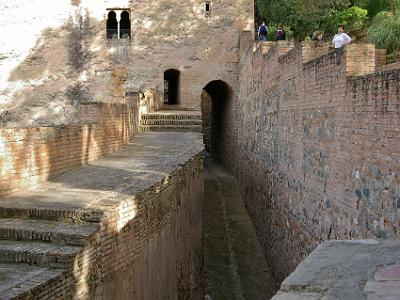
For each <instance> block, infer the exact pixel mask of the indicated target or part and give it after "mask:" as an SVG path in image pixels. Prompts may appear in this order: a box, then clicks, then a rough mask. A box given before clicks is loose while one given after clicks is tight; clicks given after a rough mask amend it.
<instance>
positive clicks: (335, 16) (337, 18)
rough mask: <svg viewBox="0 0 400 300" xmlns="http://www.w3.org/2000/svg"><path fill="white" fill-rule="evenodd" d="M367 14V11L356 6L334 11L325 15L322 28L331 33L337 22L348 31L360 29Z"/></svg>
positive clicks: (334, 29)
mask: <svg viewBox="0 0 400 300" xmlns="http://www.w3.org/2000/svg"><path fill="white" fill-rule="evenodd" d="M367 15H368V11H367V10H366V9H363V8H361V7H358V6H351V7H348V8H345V9H343V10H339V11H335V12H334V13H332V14H330V15H328V16H327V17H326V19H325V20H324V23H323V24H322V30H324V31H325V33H326V34H329V35H333V34H334V32H335V31H336V29H337V26H338V25H339V24H342V25H344V26H345V27H346V31H348V32H354V31H358V30H362V29H363V28H364V27H365V24H366V22H367V20H368V17H367Z"/></svg>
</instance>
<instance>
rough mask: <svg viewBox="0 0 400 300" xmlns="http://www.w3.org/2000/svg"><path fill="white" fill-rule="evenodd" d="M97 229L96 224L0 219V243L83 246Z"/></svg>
mask: <svg viewBox="0 0 400 300" xmlns="http://www.w3.org/2000/svg"><path fill="white" fill-rule="evenodd" d="M97 228H98V225H97V224H96V223H83V224H70V223H60V222H55V221H45V220H23V219H22V220H21V219H0V243H1V240H25V241H42V242H51V243H53V244H57V245H70V246H84V245H85V244H86V243H87V241H88V240H89V238H90V236H91V235H92V234H93V233H94V232H95V231H96V230H97Z"/></svg>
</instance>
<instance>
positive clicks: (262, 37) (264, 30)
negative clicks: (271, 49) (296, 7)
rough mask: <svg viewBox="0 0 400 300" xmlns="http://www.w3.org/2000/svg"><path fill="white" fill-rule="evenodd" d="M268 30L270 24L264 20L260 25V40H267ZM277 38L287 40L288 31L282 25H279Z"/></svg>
mask: <svg viewBox="0 0 400 300" xmlns="http://www.w3.org/2000/svg"><path fill="white" fill-rule="evenodd" d="M268 31H269V29H268V26H267V25H266V24H265V22H262V24H261V25H260V27H258V39H259V40H260V41H266V40H267V36H268ZM276 39H277V40H278V41H284V40H286V33H285V30H284V29H283V27H282V26H279V27H278V29H277V30H276Z"/></svg>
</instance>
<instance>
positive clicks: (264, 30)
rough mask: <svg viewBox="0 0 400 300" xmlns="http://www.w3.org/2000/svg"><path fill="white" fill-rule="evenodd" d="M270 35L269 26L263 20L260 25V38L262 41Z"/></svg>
mask: <svg viewBox="0 0 400 300" xmlns="http://www.w3.org/2000/svg"><path fill="white" fill-rule="evenodd" d="M267 35H268V27H267V25H265V22H262V24H261V25H260V27H258V39H259V40H260V41H266V40H267Z"/></svg>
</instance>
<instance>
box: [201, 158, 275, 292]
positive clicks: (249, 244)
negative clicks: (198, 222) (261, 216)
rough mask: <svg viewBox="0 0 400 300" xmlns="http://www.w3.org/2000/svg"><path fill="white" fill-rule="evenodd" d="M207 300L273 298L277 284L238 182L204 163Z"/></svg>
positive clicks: (228, 174)
mask: <svg viewBox="0 0 400 300" xmlns="http://www.w3.org/2000/svg"><path fill="white" fill-rule="evenodd" d="M204 199H205V200H204V220H203V224H204V225H203V226H204V268H205V272H204V273H205V300H211V299H212V300H224V299H227V300H228V299H229V300H244V299H245V300H252V299H254V300H260V299H270V298H271V297H272V296H273V295H274V294H275V292H276V291H277V283H276V281H275V280H274V278H273V277H272V275H271V272H270V269H269V267H268V265H267V263H266V260H265V258H264V256H263V253H262V250H261V248H260V245H259V243H258V240H257V237H256V233H255V229H254V227H253V224H252V222H251V220H250V217H249V215H248V213H247V210H246V208H245V206H244V204H243V202H242V200H241V197H240V191H239V189H238V185H237V183H236V181H235V179H234V178H233V177H232V176H231V174H230V173H229V172H227V171H226V170H225V169H223V168H222V167H221V166H219V165H218V164H216V163H215V162H213V161H212V160H206V162H205V195H204Z"/></svg>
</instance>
